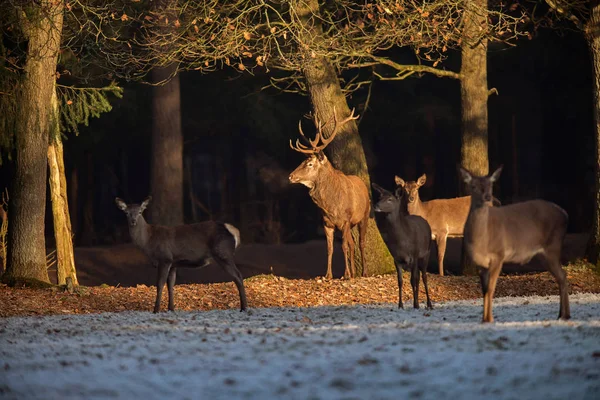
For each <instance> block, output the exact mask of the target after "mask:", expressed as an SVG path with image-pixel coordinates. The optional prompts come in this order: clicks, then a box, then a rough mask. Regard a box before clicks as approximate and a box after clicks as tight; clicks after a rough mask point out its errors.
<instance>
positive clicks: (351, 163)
mask: <svg viewBox="0 0 600 400" xmlns="http://www.w3.org/2000/svg"><path fill="white" fill-rule="evenodd" d="M296 10H297V13H298V15H299V16H300V17H301V18H302V20H303V22H304V24H305V27H306V28H307V31H306V32H305V33H308V34H307V35H306V41H307V43H310V40H315V39H314V38H315V37H316V38H318V37H319V35H321V34H322V28H321V26H320V25H319V24H315V23H314V21H315V20H314V19H313V18H312V16H313V15H316V14H317V13H318V1H317V0H310V1H307V2H303V1H302V2H298V3H296ZM317 40H318V39H317ZM309 47H310V46H309ZM309 50H310V49H309ZM309 53H310V51H308V52H307V56H306V59H307V63H306V65H305V67H304V71H303V72H304V76H305V78H306V83H307V86H308V93H309V95H310V99H311V102H312V106H313V110H314V113H315V115H316V116H317V118H319V120H320V121H323V122H326V121H332V120H333V115H334V114H333V109H334V108H335V112H336V114H337V115H338V117H339V118H343V117H345V116H348V115H349V114H350V109H349V107H348V103H347V102H346V98H345V96H344V94H343V93H342V89H341V87H340V83H339V80H338V76H337V74H336V71H335V69H334V68H333V65H332V64H331V63H330V62H329V60H327V59H326V58H323V57H315V58H313V57H311V56H310V54H309ZM332 125H333V124H331V123H329V124H327V125H326V126H324V127H323V132H324V135H325V137H328V136H329V134H330V133H331V128H332ZM326 151H327V155H328V156H329V159H330V160H331V163H332V164H333V166H334V167H336V168H338V169H340V170H341V171H342V172H344V173H345V174H348V175H357V176H359V177H360V178H361V179H362V180H363V181H364V182H365V185H367V189H368V191H369V193H371V183H370V178H369V170H368V168H367V160H366V158H365V153H364V150H363V147H362V141H361V139H360V135H359V134H358V127H357V125H356V123H355V121H350V122H348V123H346V124H345V125H344V127H343V129H341V130H340V132H339V133H338V134H337V136H336V138H335V140H334V141H333V142H332V143H331V144H330V145H329V146H328V147H327V149H326ZM352 235H353V237H354V239H355V242H356V243H357V246H356V249H355V251H356V254H355V255H354V257H355V261H356V273H357V276H360V275H361V274H362V270H363V266H362V260H361V258H360V252H359V246H358V237H357V236H358V235H357V229H356V228H355V229H353V234H352ZM365 257H366V259H367V260H366V263H367V269H368V273H369V275H377V274H383V273H391V272H394V271H395V267H394V262H393V259H392V256H391V255H390V253H389V251H388V248H387V246H386V245H385V242H384V241H383V239H382V237H381V234H380V233H379V229H378V228H377V224H376V223H375V220H374V219H373V218H370V219H369V224H368V228H367V238H366V244H365Z"/></svg>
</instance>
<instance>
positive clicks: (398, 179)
mask: <svg viewBox="0 0 600 400" xmlns="http://www.w3.org/2000/svg"><path fill="white" fill-rule="evenodd" d="M394 181H395V182H396V185H398V186H402V187H404V185H406V182H404V179H402V178H400V177H399V176H397V175H396V176H394Z"/></svg>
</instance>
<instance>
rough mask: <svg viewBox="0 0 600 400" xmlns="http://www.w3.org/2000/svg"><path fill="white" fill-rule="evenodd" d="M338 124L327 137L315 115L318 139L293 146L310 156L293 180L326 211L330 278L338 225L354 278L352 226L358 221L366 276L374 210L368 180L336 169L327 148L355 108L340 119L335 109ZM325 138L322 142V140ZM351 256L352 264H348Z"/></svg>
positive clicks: (349, 273)
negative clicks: (368, 235)
mask: <svg viewBox="0 0 600 400" xmlns="http://www.w3.org/2000/svg"><path fill="white" fill-rule="evenodd" d="M333 115H334V124H335V125H334V128H333V131H332V133H331V135H330V136H329V138H328V139H325V138H324V137H323V132H322V128H323V125H322V124H321V122H319V121H318V120H317V118H316V117H315V119H314V122H315V126H316V127H317V134H316V137H315V139H314V140H308V139H307V140H308V142H309V143H310V147H308V146H304V145H302V144H301V143H300V142H299V141H298V140H296V146H293V145H292V141H291V140H290V147H291V148H292V149H293V150H295V151H298V152H300V153H303V154H307V155H308V158H307V159H306V160H304V161H303V162H302V163H301V164H300V165H299V166H298V167H297V168H296V169H295V170H294V171H293V172H292V173H291V174H290V177H289V179H290V182H291V183H300V184H302V185H304V186H306V187H308V188H309V189H310V190H309V192H308V194H309V195H310V197H311V198H312V199H313V201H314V202H315V204H316V205H317V206H318V207H319V208H320V209H321V211H322V212H323V226H324V229H325V235H326V236H327V274H326V275H325V277H326V278H328V279H331V278H332V274H331V257H332V255H333V233H334V231H335V228H337V229H339V230H340V231H342V249H343V250H344V259H345V262H346V264H345V265H346V269H345V271H344V277H346V278H352V277H354V275H355V274H356V270H355V267H354V245H355V244H354V240H353V238H352V234H351V229H352V228H353V227H354V226H356V225H358V231H359V247H360V254H361V258H362V260H363V276H366V275H367V265H366V262H365V253H364V251H365V235H366V231H367V222H368V219H369V213H370V207H371V204H370V201H369V192H368V190H367V186H366V185H365V184H364V182H363V181H362V180H361V179H360V178H359V177H358V176H355V175H345V174H344V173H342V171H340V170H337V169H335V168H334V167H333V166H332V165H331V163H330V162H329V160H328V159H327V157H326V156H325V154H324V153H323V149H325V147H327V145H328V144H329V143H331V141H332V140H333V139H334V138H335V135H336V134H337V133H338V132H339V129H340V127H341V126H342V125H343V124H345V123H346V122H348V121H351V120H353V119H357V118H358V116H356V117H355V116H354V110H352V113H350V116H349V117H347V118H345V119H344V120H342V121H341V122H338V120H337V116H336V113H335V108H334V110H333ZM298 129H299V130H300V135H302V137H304V138H305V139H306V137H305V136H304V132H302V127H301V124H300V122H299V123H298ZM319 142H321V144H318V143H319ZM348 258H350V266H349V265H348Z"/></svg>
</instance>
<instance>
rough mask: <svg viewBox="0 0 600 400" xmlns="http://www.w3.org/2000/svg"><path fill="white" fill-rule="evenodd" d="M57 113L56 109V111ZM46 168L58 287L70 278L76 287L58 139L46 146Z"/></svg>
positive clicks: (64, 178) (60, 147) (69, 222)
mask: <svg viewBox="0 0 600 400" xmlns="http://www.w3.org/2000/svg"><path fill="white" fill-rule="evenodd" d="M57 111H58V109H57ZM48 167H49V173H50V179H49V181H50V198H51V200H52V215H53V222H54V238H55V242H56V264H57V278H58V284H59V285H65V284H66V283H67V281H66V279H67V278H68V277H70V278H71V280H72V283H73V285H75V286H78V285H79V282H78V281H77V273H76V272H75V257H74V255H73V241H72V237H73V236H72V230H71V221H70V217H69V206H68V201H67V186H66V181H67V180H66V177H65V167H64V161H63V146H62V142H61V141H60V138H57V139H55V140H53V141H52V142H51V143H50V146H48Z"/></svg>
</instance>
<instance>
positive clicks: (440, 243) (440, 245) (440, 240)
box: [435, 232, 448, 276]
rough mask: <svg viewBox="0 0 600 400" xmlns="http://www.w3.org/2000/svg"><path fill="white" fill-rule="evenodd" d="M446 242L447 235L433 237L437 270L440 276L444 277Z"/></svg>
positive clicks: (445, 233)
mask: <svg viewBox="0 0 600 400" xmlns="http://www.w3.org/2000/svg"><path fill="white" fill-rule="evenodd" d="M447 240H448V233H447V232H444V233H443V234H441V235H435V243H436V244H437V251H438V268H439V270H440V276H444V255H445V254H446V241H447Z"/></svg>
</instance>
